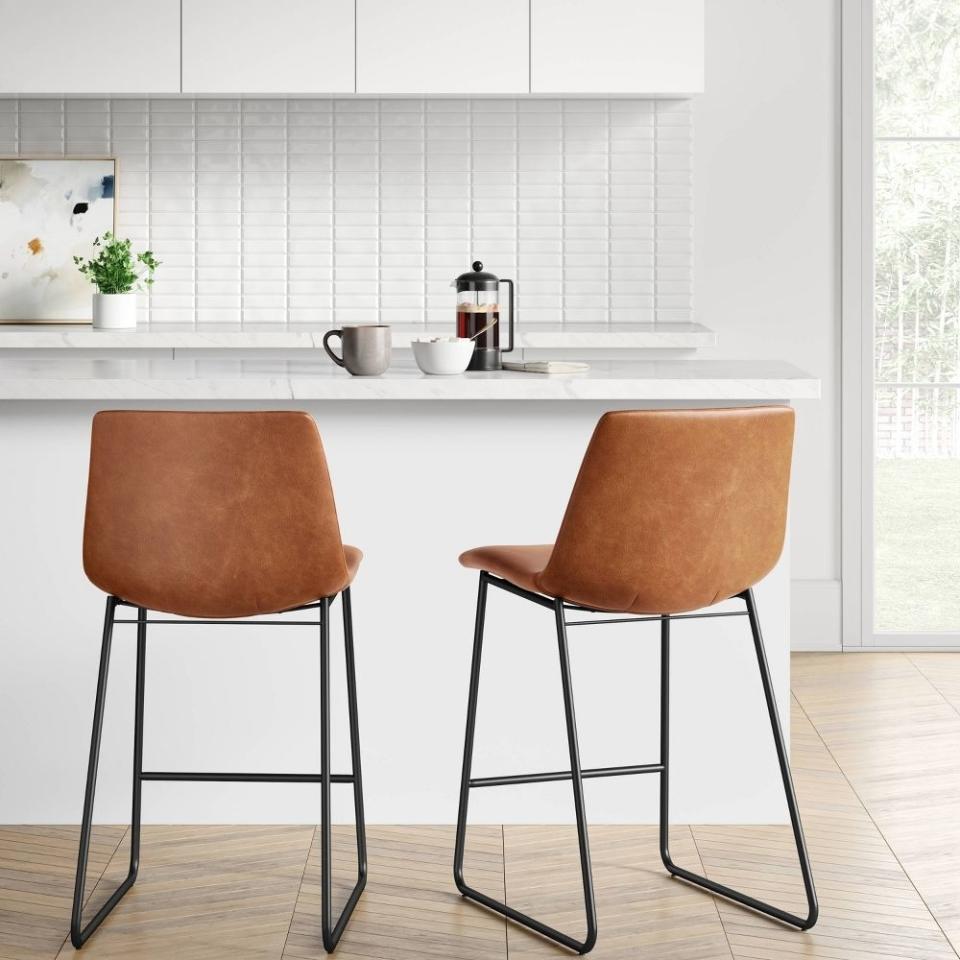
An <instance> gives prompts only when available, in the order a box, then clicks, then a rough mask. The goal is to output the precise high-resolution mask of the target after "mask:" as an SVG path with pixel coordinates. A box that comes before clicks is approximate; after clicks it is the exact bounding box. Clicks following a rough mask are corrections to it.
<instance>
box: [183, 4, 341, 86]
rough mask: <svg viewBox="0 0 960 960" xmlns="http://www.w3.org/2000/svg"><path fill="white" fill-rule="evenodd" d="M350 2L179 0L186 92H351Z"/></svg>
mask: <svg viewBox="0 0 960 960" xmlns="http://www.w3.org/2000/svg"><path fill="white" fill-rule="evenodd" d="M354 82H355V75H354V0H269V2H268V3H263V2H262V0H183V92H184V93H224V94H228V93H250V94H285V93H290V94H297V93H353V92H354Z"/></svg>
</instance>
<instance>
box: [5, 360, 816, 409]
mask: <svg viewBox="0 0 960 960" xmlns="http://www.w3.org/2000/svg"><path fill="white" fill-rule="evenodd" d="M819 396H820V381H819V380H817V379H816V378H814V377H811V376H809V375H808V374H806V373H804V372H803V371H801V370H799V369H797V368H796V367H794V366H792V365H791V364H788V363H783V362H779V361H759V360H750V361H735V360H697V359H691V360H669V361H658V360H649V361H646V360H643V361H598V362H594V363H593V364H591V367H590V370H589V371H588V372H586V373H581V374H563V375H553V376H544V375H542V374H524V373H512V372H507V371H502V372H497V373H468V374H464V375H462V376H456V377H428V376H425V375H424V374H422V373H420V371H419V370H418V369H417V368H416V367H415V366H413V365H412V364H411V363H408V362H404V363H399V364H395V365H394V366H393V367H391V369H390V370H389V371H388V373H387V374H385V375H384V376H382V377H371V378H364V377H351V376H350V375H349V374H347V373H345V372H343V371H342V370H340V369H339V368H337V367H334V366H333V365H332V364H331V363H329V361H327V360H326V358H319V357H309V358H307V357H305V358H303V359H300V358H297V359H292V360H291V359H276V360H274V359H265V358H259V357H258V358H249V359H240V358H224V357H213V358H209V359H207V358H181V359H175V360H171V359H166V358H163V359H155V358H149V357H147V358H144V357H133V358H129V357H116V358H112V357H98V358H85V357H82V356H78V355H72V356H68V357H60V356H56V357H51V358H50V359H47V358H43V359H42V360H38V359H35V358H23V359H21V358H19V357H17V356H16V355H10V354H8V355H6V356H0V399H4V400H35V399H51V400H71V399H87V400H90V399H93V400H99V399H102V400H109V399H125V400H154V399H156V400H169V399H183V400H268V399H269V400H290V399H295V400H709V401H740V400H742V401H750V400H800V399H817V398H819Z"/></svg>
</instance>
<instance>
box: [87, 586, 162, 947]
mask: <svg viewBox="0 0 960 960" xmlns="http://www.w3.org/2000/svg"><path fill="white" fill-rule="evenodd" d="M117 603H118V601H117V598H116V597H107V606H106V613H105V615H104V622H103V643H102V646H101V649H100V674H99V676H98V678H97V697H96V701H95V705H94V709H93V733H92V734H91V737H90V759H89V762H88V764H87V786H86V792H85V794H84V798H83V820H82V823H81V827H80V851H79V854H78V856H77V876H76V881H75V884H74V890H73V911H72V913H71V917H70V942H71V943H72V944H73V945H74V947H77V948H78V949H79V948H80V947H82V946H83V945H84V944H85V943H86V942H87V940H88V939H89V938H90V935H91V934H92V933H93V932H94V930H96V929H97V927H99V926H100V924H101V923H103V921H104V919H105V918H106V917H107V915H108V914H109V913H110V911H111V910H112V909H113V908H114V907H115V906H116V905H117V904H118V903H119V902H120V899H121V897H123V895H124V894H125V893H126V892H127V891H128V890H129V889H130V888H131V887H132V886H133V884H134V882H135V881H136V879H137V870H138V868H139V865H140V792H141V791H140V787H141V773H142V771H143V697H144V680H145V669H146V644H147V623H146V617H147V613H146V610H144V609H142V608H139V609H138V611H137V681H136V704H135V707H134V732H133V800H132V809H131V818H130V867H129V870H128V872H127V877H126V879H125V880H124V881H123V883H121V884H120V886H119V887H117V889H116V890H115V891H114V892H113V893H112V894H111V896H110V898H109V899H108V900H107V902H106V903H105V904H104V905H103V906H102V907H101V908H100V909H99V910H98V911H97V913H96V915H95V916H94V917H93V919H92V920H91V921H90V922H89V923H88V924H87V925H86V926H85V927H84V926H83V901H84V887H85V886H86V876H87V860H88V857H89V853H90V833H91V830H92V826H93V801H94V796H95V794H96V789H97V768H98V765H99V762H100V737H101V733H102V731H103V713H104V707H105V706H106V700H107V675H108V673H109V670H110V648H111V642H112V639H113V622H114V617H115V614H116V608H117Z"/></svg>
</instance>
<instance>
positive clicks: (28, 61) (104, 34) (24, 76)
mask: <svg viewBox="0 0 960 960" xmlns="http://www.w3.org/2000/svg"><path fill="white" fill-rule="evenodd" d="M134 7H135V8H134ZM0 37H2V38H3V39H2V47H3V49H2V52H0V97H3V96H10V95H16V94H29V93H59V94H71V93H88V94H91V93H98V94H104V93H118V94H122V93H177V92H178V91H179V90H180V0H151V2H150V3H138V4H136V5H131V4H122V3H118V2H117V0H84V2H83V3H76V2H75V0H44V2H43V3H38V2H29V0H0Z"/></svg>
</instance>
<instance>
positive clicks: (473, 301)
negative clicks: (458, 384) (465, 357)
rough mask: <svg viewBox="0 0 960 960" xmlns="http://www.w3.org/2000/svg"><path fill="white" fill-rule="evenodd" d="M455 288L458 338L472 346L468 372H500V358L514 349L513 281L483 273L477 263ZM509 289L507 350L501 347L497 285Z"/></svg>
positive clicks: (481, 267)
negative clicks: (468, 340)
mask: <svg viewBox="0 0 960 960" xmlns="http://www.w3.org/2000/svg"><path fill="white" fill-rule="evenodd" d="M455 283H456V285H457V336H458V337H469V338H472V339H473V342H474V344H475V346H474V350H473V358H472V359H471V360H470V365H469V366H468V367H467V369H468V370H500V369H502V363H501V354H504V353H509V352H510V351H511V350H512V349H513V314H514V312H513V281H512V280H501V279H500V278H499V277H497V276H495V275H494V274H492V273H486V272H484V269H483V264H482V263H481V262H480V261H479V260H475V261H474V263H473V270H472V271H470V272H469V273H461V274H460V276H459V277H457V279H456V281H455ZM501 283H505V284H507V285H508V287H509V292H508V294H507V306H508V310H509V316H510V323H509V326H508V334H507V336H508V341H507V342H508V346H506V347H501V346H500V284H501Z"/></svg>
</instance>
